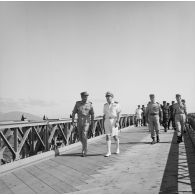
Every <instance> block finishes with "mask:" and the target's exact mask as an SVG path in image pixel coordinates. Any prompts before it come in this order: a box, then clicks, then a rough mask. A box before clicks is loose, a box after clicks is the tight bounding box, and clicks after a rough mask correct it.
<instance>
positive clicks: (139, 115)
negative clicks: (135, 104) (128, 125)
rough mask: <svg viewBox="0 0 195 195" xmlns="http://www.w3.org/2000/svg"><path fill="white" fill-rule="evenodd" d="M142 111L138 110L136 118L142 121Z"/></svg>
mask: <svg viewBox="0 0 195 195" xmlns="http://www.w3.org/2000/svg"><path fill="white" fill-rule="evenodd" d="M142 112H143V111H142V109H141V108H137V109H136V110H135V115H136V117H137V118H138V119H141V118H142Z"/></svg>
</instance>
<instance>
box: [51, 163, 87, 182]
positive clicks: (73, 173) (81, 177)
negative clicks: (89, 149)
mask: <svg viewBox="0 0 195 195" xmlns="http://www.w3.org/2000/svg"><path fill="white" fill-rule="evenodd" d="M48 163H52V164H53V166H54V169H57V170H59V171H61V172H63V173H65V174H66V175H67V176H69V177H71V178H72V177H73V178H75V179H78V180H80V181H82V182H83V181H84V180H86V179H89V178H90V176H86V175H84V174H81V173H80V172H78V171H75V170H74V169H71V168H69V167H66V166H64V165H63V164H60V163H58V162H55V161H50V162H48ZM83 183H85V182H83Z"/></svg>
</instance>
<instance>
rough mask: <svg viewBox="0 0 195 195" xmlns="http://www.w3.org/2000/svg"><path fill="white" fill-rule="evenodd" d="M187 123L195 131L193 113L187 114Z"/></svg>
mask: <svg viewBox="0 0 195 195" xmlns="http://www.w3.org/2000/svg"><path fill="white" fill-rule="evenodd" d="M188 123H189V124H190V126H191V127H192V128H193V129H194V130H195V113H190V114H188Z"/></svg>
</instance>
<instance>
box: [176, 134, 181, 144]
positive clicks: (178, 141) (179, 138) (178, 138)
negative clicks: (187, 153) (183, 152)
mask: <svg viewBox="0 0 195 195" xmlns="http://www.w3.org/2000/svg"><path fill="white" fill-rule="evenodd" d="M180 142H182V137H181V136H177V143H178V144H179V143H180Z"/></svg>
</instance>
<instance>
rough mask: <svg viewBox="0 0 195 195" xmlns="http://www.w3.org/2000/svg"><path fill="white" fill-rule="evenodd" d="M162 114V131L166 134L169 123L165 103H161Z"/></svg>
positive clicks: (167, 108) (167, 109)
mask: <svg viewBox="0 0 195 195" xmlns="http://www.w3.org/2000/svg"><path fill="white" fill-rule="evenodd" d="M162 112H163V123H162V125H163V127H164V131H165V132H167V128H168V123H169V107H168V106H167V103H166V101H163V105H162Z"/></svg>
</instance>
